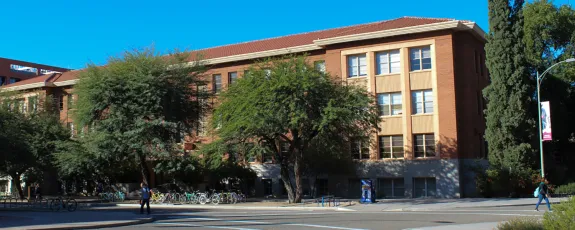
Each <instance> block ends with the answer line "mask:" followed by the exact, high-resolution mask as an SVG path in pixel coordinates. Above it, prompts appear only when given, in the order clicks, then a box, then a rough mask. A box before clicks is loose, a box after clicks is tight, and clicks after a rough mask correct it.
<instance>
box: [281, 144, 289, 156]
mask: <svg viewBox="0 0 575 230" xmlns="http://www.w3.org/2000/svg"><path fill="white" fill-rule="evenodd" d="M289 147H290V146H289V143H288V142H286V141H281V142H280V153H281V154H282V156H286V155H287V154H289Z"/></svg>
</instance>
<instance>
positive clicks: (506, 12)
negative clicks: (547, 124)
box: [484, 0, 536, 189]
mask: <svg viewBox="0 0 575 230" xmlns="http://www.w3.org/2000/svg"><path fill="white" fill-rule="evenodd" d="M488 3H489V4H488V5H489V35H488V36H487V40H488V42H487V45H486V47H485V50H486V57H487V67H488V69H489V74H490V77H491V84H490V85H489V86H488V87H487V88H485V89H484V95H485V97H486V99H487V102H488V104H487V110H486V116H487V117H486V121H487V130H486V132H485V138H486V140H487V142H488V143H489V146H488V148H489V162H490V165H491V167H493V168H494V169H496V170H500V171H503V172H506V173H507V174H509V176H510V178H512V179H513V178H514V179H515V180H514V181H516V182H517V179H520V178H530V175H529V174H530V171H529V170H530V169H531V167H532V166H533V164H534V161H533V157H534V151H533V149H532V146H531V142H532V140H533V137H534V136H533V135H534V134H536V131H535V130H534V127H535V122H534V119H533V116H532V114H530V113H529V108H530V106H531V103H532V98H533V81H531V80H530V75H529V72H528V69H527V66H528V65H527V64H528V63H527V61H526V55H525V51H524V49H525V44H524V42H523V3H524V1H523V0H515V1H508V0H489V1H488ZM508 184H510V185H511V186H512V187H511V188H510V189H516V187H517V184H516V183H515V182H513V183H508Z"/></svg>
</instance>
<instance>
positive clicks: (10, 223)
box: [0, 211, 154, 230]
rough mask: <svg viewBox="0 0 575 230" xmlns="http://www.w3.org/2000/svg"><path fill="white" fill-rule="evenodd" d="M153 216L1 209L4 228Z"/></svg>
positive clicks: (101, 224)
mask: <svg viewBox="0 0 575 230" xmlns="http://www.w3.org/2000/svg"><path fill="white" fill-rule="evenodd" d="M153 220H154V218H153V217H152V216H147V215H140V214H136V213H135V212H125V211H124V212H121V211H109V212H95V211H76V212H21V211H20V212H11V211H0V227H1V228H2V229H10V230H11V229H88V228H105V227H119V226H127V225H135V224H143V223H149V222H152V221H153Z"/></svg>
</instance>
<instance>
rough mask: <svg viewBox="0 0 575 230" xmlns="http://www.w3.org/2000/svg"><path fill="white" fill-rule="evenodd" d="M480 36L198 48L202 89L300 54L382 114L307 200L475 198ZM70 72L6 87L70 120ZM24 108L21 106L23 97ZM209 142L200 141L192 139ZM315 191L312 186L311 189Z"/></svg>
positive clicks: (394, 24)
mask: <svg viewBox="0 0 575 230" xmlns="http://www.w3.org/2000/svg"><path fill="white" fill-rule="evenodd" d="M484 36H485V33H484V32H483V30H482V29H481V28H479V27H478V26H477V24H475V23H474V22H470V21H461V20H454V19H435V18H416V17H403V18H398V19H394V20H387V21H381V22H375V23H369V24H362V25H356V26H349V27H342V28H336V29H328V30H322V31H316V32H309V33H303V34H296V35H289V36H284V37H277V38H271V39H265V40H258V41H253V42H246V43H240V44H234V45H226V46H220V47H215V48H209V49H205V50H200V51H196V52H200V53H202V54H203V55H204V57H205V58H206V59H207V60H206V61H207V62H208V63H209V64H210V65H211V67H212V68H211V69H210V70H209V71H208V72H207V73H206V77H207V78H209V79H210V80H211V84H210V85H209V86H208V88H209V90H213V91H214V92H217V91H219V90H225V88H226V87H227V85H228V84H231V83H232V82H233V81H234V80H235V79H237V78H241V77H242V75H243V73H244V71H245V70H246V69H247V68H248V66H249V65H250V64H252V63H253V62H254V61H256V60H258V59H261V58H266V57H273V56H281V55H285V54H290V53H307V54H309V60H310V61H311V62H313V63H314V64H315V66H316V67H317V68H320V69H322V70H325V71H328V72H330V73H331V75H332V76H336V77H337V78H338V79H341V80H343V81H346V82H347V83H349V84H356V85H360V86H362V87H365V88H367V90H368V91H369V92H370V93H371V94H372V95H373V96H374V97H375V98H377V103H378V105H379V106H380V108H381V111H380V112H381V116H382V122H381V124H380V127H381V128H382V129H381V131H380V132H379V133H378V134H377V135H374V136H373V137H372V140H373V143H375V144H374V145H373V146H367V147H365V148H362V147H361V146H357V145H354V143H351V145H352V148H351V149H352V152H350V154H351V155H352V157H353V158H355V159H357V163H358V167H357V173H356V175H324V176H323V177H319V178H318V179H317V180H315V179H314V180H313V181H312V179H305V180H304V184H305V186H304V187H305V189H304V190H305V193H309V191H312V190H315V191H316V195H319V194H327V193H329V194H333V195H336V196H344V197H357V196H359V195H360V194H359V193H360V185H359V183H360V179H364V178H365V179H372V180H373V181H374V184H375V187H376V188H377V190H376V191H377V197H380V198H398V197H469V196H475V195H476V191H475V187H476V186H475V182H474V178H473V173H472V172H471V170H470V169H469V167H470V166H472V165H474V164H475V162H476V161H480V162H482V161H483V162H484V159H485V158H486V151H487V150H486V147H485V141H484V139H483V133H484V130H485V121H484V118H483V108H484V101H483V96H482V93H481V90H482V89H483V88H484V87H485V86H486V85H487V84H488V83H489V76H488V73H487V69H486V67H485V61H484V60H485V51H484V45H485V37H484ZM76 82H77V71H71V72H65V73H54V74H49V75H43V76H39V77H36V78H32V79H28V80H24V81H21V82H17V83H15V84H13V85H10V86H6V87H4V88H5V89H11V90H20V91H23V92H26V93H27V94H31V95H32V94H38V93H40V94H50V95H53V96H54V97H55V98H58V99H59V102H60V108H61V114H60V115H61V118H62V120H63V122H66V123H67V124H68V126H69V127H71V128H72V129H73V121H72V120H71V119H69V118H68V115H67V114H68V112H67V110H68V106H67V104H68V102H69V101H71V100H73V98H74V97H73V93H72V92H73V88H72V87H73V85H74V84H75V83H76ZM26 100H27V101H28V99H26ZM213 138H215V137H208V136H201V137H200V138H196V140H197V141H200V142H202V141H210V140H212V139H213ZM263 161H264V163H261V162H253V163H252V168H253V169H254V170H256V172H257V173H258V179H257V181H255V183H254V185H253V186H254V187H255V191H256V195H258V196H262V195H272V194H273V195H282V193H284V191H283V189H282V186H281V183H280V180H281V179H280V177H279V167H278V166H277V165H275V164H274V163H273V162H266V161H265V160H263ZM312 188H315V189H312Z"/></svg>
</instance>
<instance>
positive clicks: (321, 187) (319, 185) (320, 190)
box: [315, 179, 329, 196]
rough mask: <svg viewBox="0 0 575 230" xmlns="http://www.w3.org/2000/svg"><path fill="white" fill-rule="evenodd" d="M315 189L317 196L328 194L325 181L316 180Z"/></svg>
mask: <svg viewBox="0 0 575 230" xmlns="http://www.w3.org/2000/svg"><path fill="white" fill-rule="evenodd" d="M315 188H316V192H317V196H325V195H328V194H329V189H328V184H327V179H316V180H315Z"/></svg>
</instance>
